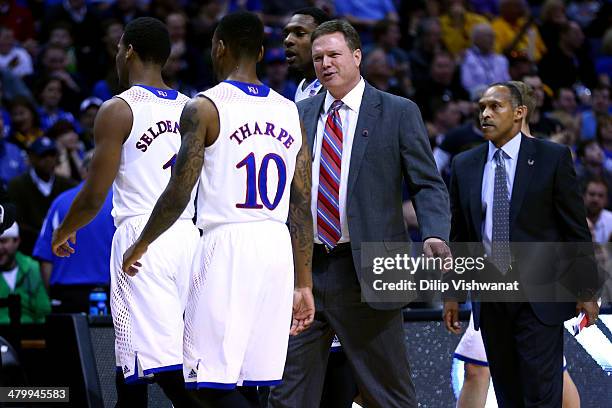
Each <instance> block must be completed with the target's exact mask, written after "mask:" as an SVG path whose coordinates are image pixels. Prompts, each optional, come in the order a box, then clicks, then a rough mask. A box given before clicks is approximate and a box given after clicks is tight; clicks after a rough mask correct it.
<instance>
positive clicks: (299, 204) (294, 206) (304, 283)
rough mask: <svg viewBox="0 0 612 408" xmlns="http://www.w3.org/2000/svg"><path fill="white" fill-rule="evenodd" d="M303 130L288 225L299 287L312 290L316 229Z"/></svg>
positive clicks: (309, 167) (310, 166)
mask: <svg viewBox="0 0 612 408" xmlns="http://www.w3.org/2000/svg"><path fill="white" fill-rule="evenodd" d="M305 135H306V132H305V131H304V127H303V126H302V147H301V148H300V151H299V153H298V155H297V160H296V164H295V173H294V175H293V181H292V183H291V199H290V202H289V225H290V233H291V244H292V245H293V258H294V264H295V268H296V287H312V275H311V272H312V246H313V226H312V213H311V209H310V200H311V194H312V191H311V184H312V175H311V172H312V160H311V157H310V148H309V147H308V142H307V139H306V136H305Z"/></svg>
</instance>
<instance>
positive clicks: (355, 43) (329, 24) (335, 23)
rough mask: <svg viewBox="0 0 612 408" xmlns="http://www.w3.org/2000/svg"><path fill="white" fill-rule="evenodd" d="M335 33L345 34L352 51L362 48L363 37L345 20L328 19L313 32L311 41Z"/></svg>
mask: <svg viewBox="0 0 612 408" xmlns="http://www.w3.org/2000/svg"><path fill="white" fill-rule="evenodd" d="M334 33H342V35H344V39H345V40H346V45H348V47H349V49H350V50H351V51H355V50H360V49H361V39H360V38H359V34H358V33H357V30H355V28H354V27H353V26H352V25H351V24H350V23H349V22H348V21H345V20H331V21H326V22H325V23H323V24H321V25H320V26H318V27H317V28H316V29H315V30H314V31H313V32H312V34H311V36H310V41H311V42H314V40H316V39H317V38H319V37H322V36H324V35H328V34H334Z"/></svg>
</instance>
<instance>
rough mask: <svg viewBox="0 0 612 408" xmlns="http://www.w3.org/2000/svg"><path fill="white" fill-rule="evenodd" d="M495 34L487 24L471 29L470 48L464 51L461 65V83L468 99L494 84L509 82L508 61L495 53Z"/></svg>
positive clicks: (477, 25)
mask: <svg viewBox="0 0 612 408" xmlns="http://www.w3.org/2000/svg"><path fill="white" fill-rule="evenodd" d="M494 46H495V32H494V31H493V28H491V25H490V24H489V23H482V24H476V25H475V26H474V27H473V28H472V47H470V48H468V49H467V50H466V51H465V57H464V59H463V63H462V64H461V83H462V84H463V87H464V88H465V89H466V90H467V91H468V92H469V93H470V97H472V98H473V97H474V95H475V94H476V93H477V92H478V90H480V89H482V87H483V86H488V85H491V84H494V83H496V82H503V81H509V80H510V74H509V72H508V60H507V59H506V57H505V56H503V55H501V54H497V53H495V47H494Z"/></svg>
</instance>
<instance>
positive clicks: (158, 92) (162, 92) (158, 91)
mask: <svg viewBox="0 0 612 408" xmlns="http://www.w3.org/2000/svg"><path fill="white" fill-rule="evenodd" d="M157 94H158V95H159V96H163V97H167V96H168V92H164V91H162V90H160V89H158V90H157Z"/></svg>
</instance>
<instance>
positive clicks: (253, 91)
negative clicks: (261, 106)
mask: <svg viewBox="0 0 612 408" xmlns="http://www.w3.org/2000/svg"><path fill="white" fill-rule="evenodd" d="M247 88H248V89H249V93H250V94H253V95H259V89H257V87H255V86H249V87H247Z"/></svg>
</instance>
